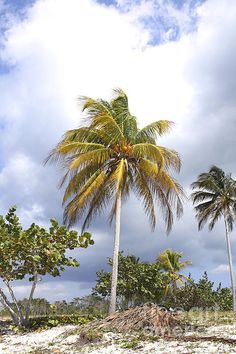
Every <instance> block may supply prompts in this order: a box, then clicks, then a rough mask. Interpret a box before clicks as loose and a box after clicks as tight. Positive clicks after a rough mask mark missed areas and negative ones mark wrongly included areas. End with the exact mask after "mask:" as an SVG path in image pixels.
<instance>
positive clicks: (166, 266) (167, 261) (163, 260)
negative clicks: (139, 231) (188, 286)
mask: <svg viewBox="0 0 236 354" xmlns="http://www.w3.org/2000/svg"><path fill="white" fill-rule="evenodd" d="M182 255H183V254H182V253H180V252H175V251H172V250H171V249H167V250H165V251H163V252H162V253H161V254H160V255H159V256H158V257H157V260H156V261H157V263H158V264H159V265H160V267H161V269H163V270H164V271H165V272H166V273H167V274H168V275H169V278H170V280H171V283H172V286H173V293H174V295H175V293H176V289H177V283H180V284H184V282H189V281H190V278H189V277H187V276H186V275H184V274H180V271H181V270H182V269H184V268H186V267H187V266H189V265H191V264H192V263H191V262H189V261H181V260H180V259H181V258H182ZM168 289H169V285H168V284H167V286H166V289H165V293H167V292H168Z"/></svg>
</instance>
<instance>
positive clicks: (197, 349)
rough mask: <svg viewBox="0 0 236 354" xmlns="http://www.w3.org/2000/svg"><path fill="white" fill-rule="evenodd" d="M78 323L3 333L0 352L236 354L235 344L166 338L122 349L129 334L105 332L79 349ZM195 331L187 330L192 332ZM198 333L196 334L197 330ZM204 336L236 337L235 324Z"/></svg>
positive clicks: (34, 353) (6, 353) (12, 353)
mask: <svg viewBox="0 0 236 354" xmlns="http://www.w3.org/2000/svg"><path fill="white" fill-rule="evenodd" d="M76 328H77V327H76V326H72V325H70V326H58V327H54V328H52V329H48V330H45V331H41V332H32V333H28V334H13V335H3V336H1V337H0V353H1V354H15V353H19V354H27V353H32V354H42V353H45V354H46V353H54V354H59V353H65V354H74V353H80V354H83V353H84V354H85V353H90V354H113V353H117V354H136V353H137V354H152V353H153V354H158V353H162V354H170V353H179V354H187V353H191V354H192V353H206V354H210V353H217V354H221V353H222V354H230V353H236V346H235V345H229V344H222V343H215V342H207V341H201V340H200V341H198V342H190V341H189V342H183V341H182V342H181V340H173V341H166V340H163V339H160V340H158V341H157V342H153V343H151V342H143V341H140V342H138V345H137V347H136V348H135V349H127V348H122V346H124V345H125V344H126V343H127V342H129V341H130V339H131V338H130V337H128V336H125V337H124V336H123V337H122V336H121V335H118V334H113V333H106V334H104V339H103V342H102V343H97V344H93V345H85V346H84V347H83V348H79V346H78V345H77V348H76V343H77V342H78V338H79V336H78V334H73V330H76ZM191 334H193V333H187V335H191ZM195 334H196V333H195ZM201 335H204V336H205V335H206V336H209V335H214V336H218V337H224V338H233V339H236V325H227V326H217V327H216V326H214V327H209V328H208V329H207V331H206V332H204V333H203V334H201Z"/></svg>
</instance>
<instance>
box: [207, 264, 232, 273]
mask: <svg viewBox="0 0 236 354" xmlns="http://www.w3.org/2000/svg"><path fill="white" fill-rule="evenodd" d="M228 272H229V266H228V265H227V264H220V265H218V266H217V267H216V268H214V269H212V270H211V273H213V274H218V273H228Z"/></svg>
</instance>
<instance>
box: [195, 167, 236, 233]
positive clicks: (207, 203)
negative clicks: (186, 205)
mask: <svg viewBox="0 0 236 354" xmlns="http://www.w3.org/2000/svg"><path fill="white" fill-rule="evenodd" d="M191 186H192V188H193V189H198V190H197V191H196V192H194V193H192V195H191V197H192V199H193V203H194V204H197V205H196V206H195V210H196V217H197V220H198V227H199V230H200V229H202V228H203V226H204V225H205V223H206V222H207V221H208V220H210V223H209V229H210V230H212V229H213V227H214V226H215V223H216V222H217V220H218V219H219V218H220V217H221V216H224V217H225V222H226V223H227V227H228V230H229V231H232V229H233V223H234V220H235V215H236V182H235V181H234V180H233V179H232V177H231V175H230V174H225V172H224V171H223V170H222V169H220V168H219V167H217V166H212V167H211V169H210V170H209V172H205V173H201V174H200V175H199V176H198V179H197V181H195V182H194V183H192V185H191Z"/></svg>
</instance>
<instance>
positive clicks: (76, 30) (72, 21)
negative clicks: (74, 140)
mask: <svg viewBox="0 0 236 354" xmlns="http://www.w3.org/2000/svg"><path fill="white" fill-rule="evenodd" d="M7 4H8V5H10V4H11V5H12V6H13V7H12V6H11V8H15V9H16V7H17V9H18V10H14V11H12V10H11V12H10V14H9V12H8V10H7V8H3V11H2V13H1V15H2V16H4V19H5V20H6V22H5V23H4V26H6V27H7V28H8V31H6V32H5V33H4V35H3V32H1V37H0V41H1V45H2V46H1V54H0V58H2V59H4V61H3V62H2V67H0V97H1V105H0V127H1V129H0V161H1V163H0V195H1V198H0V214H4V213H5V212H6V210H7V209H8V208H9V206H11V205H13V204H17V205H18V211H19V214H20V217H21V219H22V221H23V223H24V224H25V225H29V224H30V223H31V222H32V221H35V222H39V223H41V224H43V225H47V224H48V220H49V219H50V218H51V217H56V218H58V219H59V220H61V219H62V212H63V209H62V207H61V199H62V191H58V188H57V186H58V181H59V179H60V177H61V172H60V171H59V170H57V169H56V168H55V166H46V167H44V166H43V161H44V159H45V157H46V156H47V154H48V152H49V151H50V149H52V147H53V146H54V145H55V144H56V143H57V142H58V140H59V139H60V137H61V136H62V134H63V133H64V132H65V131H66V130H67V129H71V128H73V127H76V126H78V124H79V123H80V122H81V113H80V110H79V107H78V105H77V97H78V96H79V95H88V96H91V97H95V98H97V97H101V98H104V99H109V98H110V97H111V92H112V88H114V87H117V86H118V87H121V88H123V89H124V90H125V91H126V92H127V95H128V97H129V102H130V109H131V112H132V113H133V114H134V115H136V116H137V117H138V122H139V124H140V126H143V125H144V124H148V123H149V122H151V121H153V120H158V119H170V120H173V121H175V123H176V126H175V128H174V129H173V131H172V133H171V134H170V135H169V136H166V137H165V138H163V139H161V140H160V144H161V145H164V146H168V147H170V148H174V149H176V150H177V151H178V152H179V153H180V156H181V158H182V162H183V166H182V170H181V173H180V175H179V176H176V177H177V178H178V180H179V181H180V182H181V183H182V184H183V186H184V188H185V190H186V193H187V194H189V193H190V189H189V186H190V184H191V182H193V180H194V179H195V178H196V177H197V175H198V174H199V173H201V172H203V171H205V170H207V169H208V168H209V167H210V166H211V165H212V164H216V165H219V166H220V167H222V168H223V169H225V170H226V171H230V172H232V174H233V176H236V170H235V154H236V151H235V130H236V127H235V114H236V104H235V102H236V96H235V95H236V94H235V92H236V83H235V80H234V77H235V75H233V73H234V72H235V62H236V45H235V43H236V28H235V24H236V9H235V6H234V4H233V2H232V0H207V1H204V3H203V2H201V4H200V2H197V1H194V2H193V1H190V2H189V1H185V2H178V4H177V2H175V3H173V2H170V1H168V2H167V1H164V2H161V1H159V0H150V1H149V2H147V1H142V2H141V1H140V2H139V4H138V6H137V4H136V5H135V2H133V1H132V2H130V3H128V5H129V6H128V8H127V7H126V8H123V11H121V10H120V9H117V8H115V7H109V6H104V5H103V6H102V5H101V4H98V3H96V2H95V1H93V2H92V1H89V0H83V1H80V0H79V1H78V0H70V1H68V0H57V1H52V0H47V1H43V0H37V1H36V2H35V4H34V6H29V3H26V2H25V1H21V2H19V1H15V2H14V1H8V3H7ZM68 4H69V5H68ZM126 4H127V2H126ZM160 4H161V6H160ZM16 5H17V6H16ZM177 5H178V6H177ZM124 10H125V11H124ZM13 15H14V16H13ZM62 23H63V26H62ZM222 132H223V133H222ZM76 227H78V229H79V227H80V225H77V226H76ZM121 230H122V234H121V249H123V250H124V252H125V254H126V253H134V254H135V255H137V256H140V258H141V259H143V260H154V259H155V257H156V256H157V254H158V253H159V252H161V251H162V250H163V249H165V248H168V247H171V248H173V249H175V250H179V251H183V252H184V255H185V258H186V259H189V260H191V261H192V262H193V266H192V267H191V269H189V270H187V272H188V271H191V273H192V274H193V275H194V276H195V277H199V276H200V275H201V274H202V273H203V271H204V270H208V272H209V277H210V278H211V279H213V280H218V281H222V282H223V284H225V285H227V284H229V277H228V273H227V257H226V248H225V240H224V228H223V224H222V223H220V222H219V224H218V225H217V227H216V229H214V231H212V232H211V233H210V232H208V230H207V228H205V229H204V230H202V231H201V232H198V231H197V224H196V221H195V218H194V213H193V208H192V205H191V203H186V206H185V212H184V216H183V218H182V219H181V220H180V221H175V224H174V228H173V231H172V233H171V235H170V236H168V237H166V234H165V231H164V225H163V222H162V219H161V217H159V218H158V225H157V228H156V230H155V232H154V233H151V232H150V228H149V225H148V222H147V220H146V217H145V215H144V213H143V210H142V208H141V206H140V205H139V202H138V201H137V200H136V199H135V198H133V197H132V198H131V199H130V200H129V202H127V203H125V204H124V206H123V209H122V228H121ZM89 231H91V232H92V234H93V237H94V240H95V245H94V246H93V247H91V248H89V249H87V250H84V251H82V252H79V253H78V259H79V260H80V262H81V267H80V268H79V269H78V270H73V271H70V270H68V271H66V272H65V273H64V274H63V276H62V277H61V278H60V280H51V279H47V281H45V282H42V284H40V288H39V290H38V293H37V296H44V293H45V291H46V289H47V291H48V292H49V293H51V294H55V293H57V299H61V298H63V297H64V298H67V299H70V298H72V297H74V296H80V295H82V294H85V293H88V292H89V291H90V288H91V286H93V284H94V281H95V277H96V275H95V272H96V270H99V269H101V268H103V267H106V257H108V256H110V255H111V253H112V244H113V242H112V235H113V228H110V227H109V226H108V224H107V220H106V217H105V216H104V217H103V216H101V217H100V218H99V219H97V220H95V221H94V223H93V224H92V225H91V228H90V230H89ZM235 236H236V235H235V232H234V233H233V234H232V248H233V258H234V260H235V261H236V237H235ZM52 288H56V289H58V291H57V292H54V293H53V292H52V291H51V292H50V289H52ZM17 289H18V294H19V296H24V294H25V288H24V287H22V286H21V285H19V286H18V288H17ZM49 296H51V297H50V299H53V296H54V295H49ZM54 298H55V296H54Z"/></svg>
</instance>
